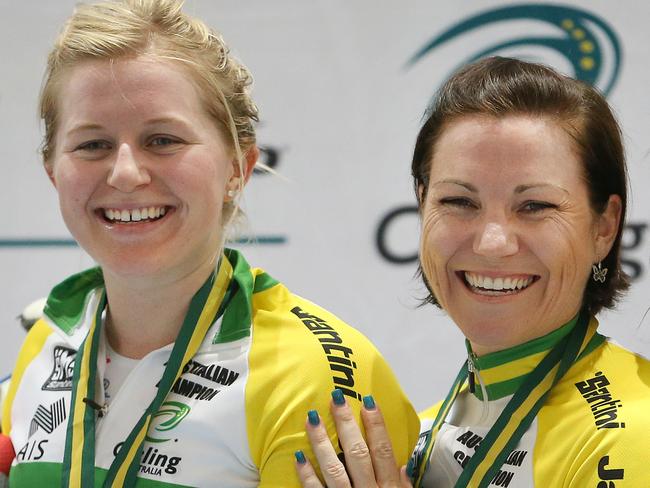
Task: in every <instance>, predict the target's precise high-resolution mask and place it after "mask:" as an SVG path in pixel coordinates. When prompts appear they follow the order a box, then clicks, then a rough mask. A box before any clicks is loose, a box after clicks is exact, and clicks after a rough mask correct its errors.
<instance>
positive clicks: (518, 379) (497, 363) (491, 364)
mask: <svg viewBox="0 0 650 488" xmlns="http://www.w3.org/2000/svg"><path fill="white" fill-rule="evenodd" d="M577 322H578V314H576V315H575V316H574V317H573V318H572V319H571V320H570V321H569V322H567V323H566V324H564V325H562V326H561V327H558V328H557V329H555V330H553V331H551V332H550V333H548V334H546V335H544V336H542V337H537V338H535V339H532V340H530V341H528V342H525V343H523V344H518V345H516V346H513V347H510V348H508V349H503V350H501V351H495V352H493V353H490V354H486V355H485V356H481V357H476V356H475V355H474V353H473V351H472V347H471V345H470V343H469V341H468V340H467V339H465V346H466V347H467V352H468V353H469V356H470V357H471V358H473V359H472V360H473V362H474V368H475V369H476V371H477V374H478V376H479V381H480V382H481V384H482V385H483V387H484V388H485V391H486V392H487V396H488V400H498V399H500V398H504V397H506V396H509V395H512V394H513V393H514V392H515V391H516V390H517V388H519V386H520V385H521V384H522V382H523V381H524V380H525V379H526V376H527V375H528V373H530V372H531V371H532V370H533V369H535V367H536V366H537V365H538V364H539V362H540V361H541V360H542V359H543V358H544V357H545V356H546V354H547V353H548V352H549V351H550V350H551V349H552V348H553V346H555V345H556V344H557V343H558V342H560V341H561V340H562V338H563V337H565V336H566V335H567V334H569V333H570V332H571V331H572V330H573V328H574V327H575V325H576V323H577ZM477 386H478V385H477ZM474 396H476V397H477V398H478V399H479V400H483V389H482V388H479V387H477V388H476V389H475V391H474Z"/></svg>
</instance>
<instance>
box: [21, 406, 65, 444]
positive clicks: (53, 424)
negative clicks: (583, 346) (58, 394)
mask: <svg viewBox="0 0 650 488" xmlns="http://www.w3.org/2000/svg"><path fill="white" fill-rule="evenodd" d="M66 417H67V415H66V409H65V399H64V398H59V399H58V400H57V401H55V402H54V403H53V404H52V405H50V406H49V407H44V406H43V405H39V406H38V407H37V408H36V413H34V416H33V417H32V421H31V422H30V424H29V437H31V436H33V435H34V434H35V433H36V431H37V430H38V429H43V430H44V431H45V432H47V433H48V434H51V433H52V432H54V429H56V428H57V427H58V426H59V425H61V424H62V423H63V421H64V420H65V419H66Z"/></svg>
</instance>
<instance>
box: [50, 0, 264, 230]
mask: <svg viewBox="0 0 650 488" xmlns="http://www.w3.org/2000/svg"><path fill="white" fill-rule="evenodd" d="M182 7H183V0H115V1H106V2H102V3H96V4H88V5H86V4H81V5H78V6H77V7H76V8H75V11H74V13H73V15H72V16H71V17H70V18H69V19H68V21H67V22H66V24H65V26H64V28H63V31H62V32H61V34H60V35H59V37H58V39H57V40H56V42H55V44H54V48H53V49H52V51H51V52H50V55H49V57H48V61H47V71H46V73H45V80H44V84H43V88H42V91H41V97H40V115H41V118H42V119H43V122H44V125H45V136H44V140H43V144H42V148H41V151H42V155H43V161H44V162H45V163H46V164H48V163H49V162H50V161H51V158H52V155H53V153H54V149H55V144H56V141H55V135H56V131H57V122H58V114H59V108H58V105H57V102H58V94H59V93H58V90H59V88H60V86H59V85H60V82H61V80H62V76H63V74H64V73H66V71H68V70H70V69H71V68H73V67H75V66H76V65H77V64H78V63H80V62H83V61H85V60H97V59H100V60H101V59H106V60H114V59H117V58H120V57H129V56H139V55H151V56H154V57H159V58H161V59H165V60H170V61H172V62H177V63H180V64H181V65H183V66H185V68H186V69H187V70H188V73H189V74H190V76H191V77H192V78H193V81H194V82H195V83H196V85H197V87H198V89H199V94H200V96H201V97H202V101H203V103H204V105H205V108H206V111H207V112H208V114H209V115H210V116H211V117H212V118H213V120H214V121H215V123H216V125H217V126H218V127H219V129H220V130H221V132H222V134H223V135H224V138H225V140H226V141H227V142H228V144H229V145H230V146H231V149H232V151H233V152H234V156H235V157H236V159H237V161H238V164H239V169H240V171H241V174H242V175H243V160H244V157H245V155H246V153H247V152H248V150H249V149H251V148H252V147H253V146H254V145H255V128H254V125H253V123H254V122H256V121H257V120H258V114H257V107H256V106H255V104H254V103H253V100H252V99H251V97H250V95H249V87H250V85H251V83H252V77H251V74H250V72H249V71H248V69H247V68H246V67H245V66H244V65H243V64H242V63H241V62H239V61H238V60H236V59H235V58H234V57H233V56H232V55H231V54H230V51H229V49H228V46H227V45H226V44H225V42H224V41H223V39H222V38H221V36H220V35H219V34H218V33H217V32H215V31H213V30H212V29H210V28H209V27H208V26H207V25H206V24H205V23H203V22H202V21H201V20H198V19H195V18H192V17H190V16H188V15H186V14H184V13H183V12H182V11H181V10H182ZM243 180H244V178H243V177H242V178H240V188H239V190H240V191H241V189H242V187H243V184H244V181H243ZM227 207H231V208H227ZM232 207H235V205H232V204H231V205H226V206H225V207H224V218H225V221H226V222H228V221H229V220H231V218H230V217H232V213H234V212H232V210H234V208H232ZM226 210H230V211H229V212H226Z"/></svg>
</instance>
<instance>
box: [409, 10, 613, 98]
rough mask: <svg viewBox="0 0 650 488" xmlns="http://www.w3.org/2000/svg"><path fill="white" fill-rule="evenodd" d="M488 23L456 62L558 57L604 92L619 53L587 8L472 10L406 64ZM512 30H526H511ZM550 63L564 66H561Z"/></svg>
mask: <svg viewBox="0 0 650 488" xmlns="http://www.w3.org/2000/svg"><path fill="white" fill-rule="evenodd" d="M488 29H489V32H490V37H489V38H488V40H487V41H485V43H484V44H483V43H482V45H479V46H471V49H472V52H471V53H470V54H468V56H467V57H466V58H465V59H464V60H463V59H461V60H462V62H461V63H460V65H459V66H458V67H460V66H461V65H464V64H467V63H469V62H472V61H475V60H477V59H480V58H482V57H485V56H493V55H507V56H509V57H516V58H520V59H525V60H528V61H534V62H542V63H546V64H550V65H556V64H558V63H557V62H553V61H554V60H559V61H564V62H565V63H567V64H568V65H569V66H570V67H571V69H572V70H573V73H568V74H570V75H572V76H573V77H575V78H577V79H579V80H582V81H584V82H586V83H589V84H591V85H594V86H596V87H598V88H599V89H600V90H601V91H602V92H603V93H605V94H608V93H609V92H610V91H611V90H612V88H613V87H614V85H615V84H616V80H617V78H618V74H619V71H620V68H621V60H622V53H621V46H620V43H619V41H618V37H617V36H616V34H615V32H614V30H613V29H612V28H611V27H610V26H609V25H608V24H607V23H606V22H605V21H604V20H603V19H601V18H600V17H598V16H596V15H594V14H593V13H591V12H587V11H585V10H581V9H577V8H571V7H564V6H557V5H545V4H527V5H513V6H509V7H503V8H498V9H494V10H489V11H486V12H482V13H480V14H477V15H474V16H472V17H470V18H468V19H465V20H463V21H461V22H459V23H457V24H455V25H453V26H451V27H449V28H448V29H446V30H445V31H444V32H442V33H440V34H439V35H437V36H436V37H434V38H433V39H432V40H431V41H429V42H428V43H427V44H426V45H425V46H423V47H422V48H421V49H420V50H419V51H417V52H416V53H415V55H413V57H412V58H411V59H410V60H409V62H408V66H413V65H414V64H416V63H419V62H420V61H421V60H423V59H424V58H426V57H428V56H429V55H430V54H432V53H433V52H434V51H436V49H437V48H439V47H440V46H442V45H443V44H447V43H449V42H451V41H453V40H455V39H459V38H461V37H464V38H465V39H470V38H471V39H474V40H475V39H476V38H477V37H476V36H475V35H474V34H477V33H479V32H480V31H485V32H486V33H487V31H488ZM497 29H498V30H497ZM524 29H525V30H524ZM495 31H496V34H495ZM517 32H526V33H525V34H521V35H517V34H516V33H517ZM509 33H515V34H510V35H509ZM479 37H480V36H479ZM555 67H556V68H557V69H560V70H562V71H565V72H566V71H567V70H566V69H563V66H555Z"/></svg>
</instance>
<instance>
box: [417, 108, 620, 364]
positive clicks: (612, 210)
mask: <svg viewBox="0 0 650 488" xmlns="http://www.w3.org/2000/svg"><path fill="white" fill-rule="evenodd" d="M432 159H433V160H432V163H431V171H430V177H429V186H428V188H427V192H426V197H425V198H426V200H425V201H424V202H423V203H422V237H421V243H420V259H421V264H422V270H423V272H424V275H425V276H426V278H427V281H428V283H429V285H430V287H431V288H432V291H433V293H434V295H435V296H436V298H437V299H438V301H439V303H440V304H441V306H442V307H443V308H444V309H445V310H446V311H447V312H448V313H449V315H450V316H451V317H452V319H453V320H454V321H455V322H456V324H457V325H458V326H459V327H460V329H461V330H462V331H463V333H464V334H465V335H466V337H467V338H468V339H469V340H470V342H471V343H472V346H473V348H474V351H475V352H476V353H477V354H485V353H488V352H492V351H496V350H500V349H504V348H507V347H511V346H513V345H516V344H520V343H523V342H526V341H528V340H531V339H533V338H536V337H540V336H542V335H545V334H547V333H549V332H550V331H552V330H554V329H556V328H557V327H559V326H561V325H562V324H564V323H566V322H567V321H569V320H570V319H571V318H572V317H573V316H574V315H575V314H576V313H577V312H578V311H579V309H580V306H581V302H582V296H583V291H584V288H585V285H586V282H587V280H588V279H589V275H590V272H591V265H592V264H593V263H595V262H597V261H598V260H599V259H602V258H603V257H604V256H605V255H606V254H607V252H608V251H609V248H610V246H611V243H612V241H613V238H614V233H615V230H616V228H617V226H618V214H619V213H620V206H619V205H618V204H617V202H618V200H617V198H618V197H616V196H612V197H610V202H609V204H608V207H607V209H606V211H605V212H604V213H603V214H602V215H596V214H595V213H594V212H593V211H592V209H591V208H590V204H589V197H588V190H587V186H586V184H585V181H584V178H583V176H582V166H581V162H580V160H579V158H578V156H577V155H576V153H575V151H574V146H573V143H572V140H571V139H570V137H569V136H568V134H567V133H566V132H565V131H564V129H563V128H562V127H561V126H560V125H559V124H558V123H557V122H555V121H553V120H552V119H550V118H546V117H532V116H507V117H504V118H499V119H497V118H494V117H489V116H479V115H475V116H464V117H461V118H459V119H456V120H455V121H453V122H451V123H450V124H449V125H447V126H446V127H445V128H444V129H443V132H442V134H441V135H440V137H439V139H438V141H437V143H436V146H435V149H434V154H433V158H432Z"/></svg>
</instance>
